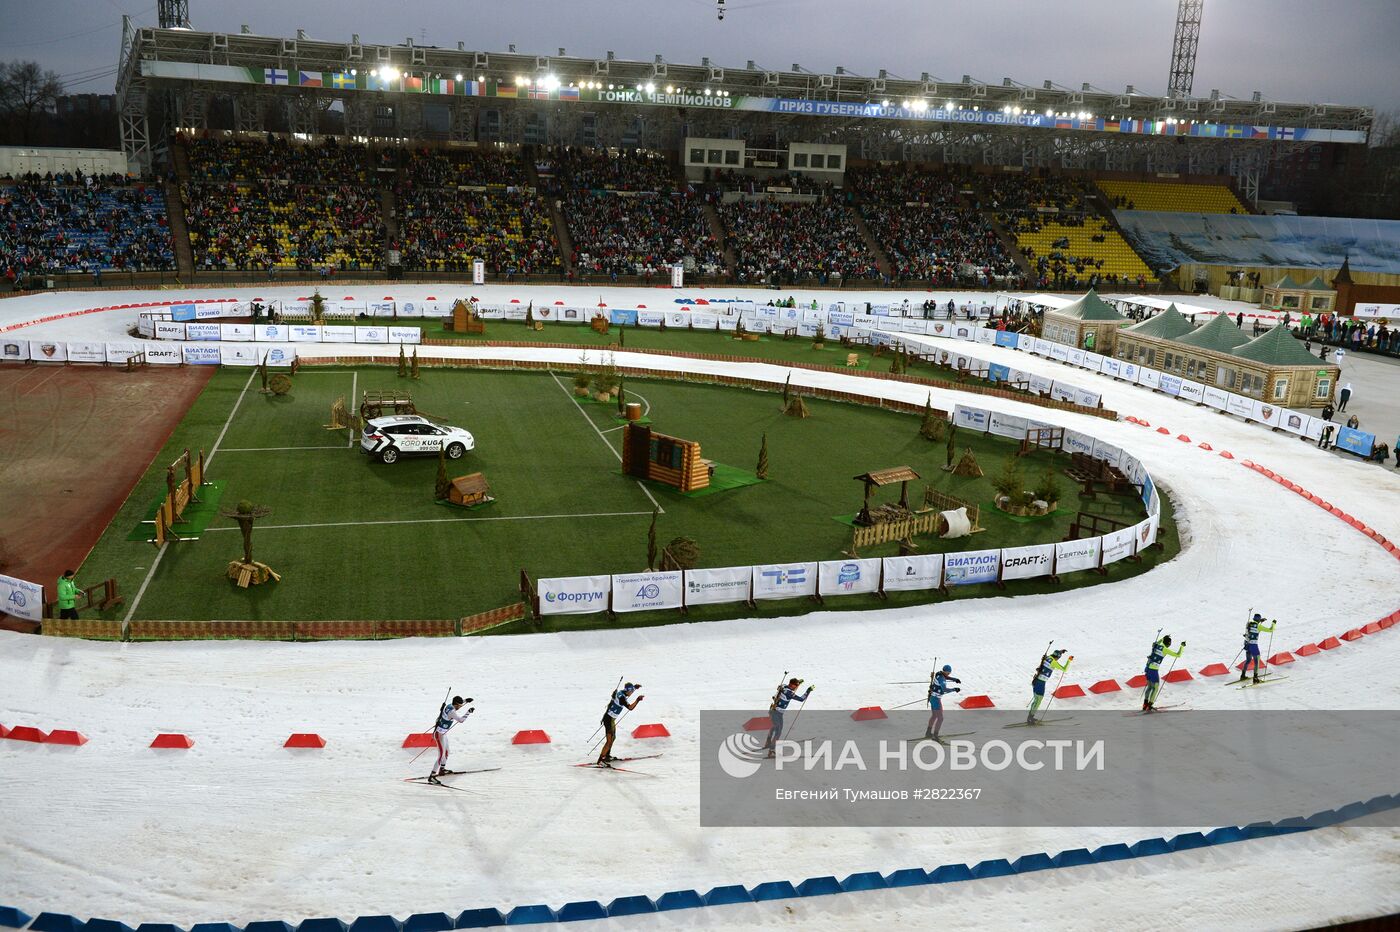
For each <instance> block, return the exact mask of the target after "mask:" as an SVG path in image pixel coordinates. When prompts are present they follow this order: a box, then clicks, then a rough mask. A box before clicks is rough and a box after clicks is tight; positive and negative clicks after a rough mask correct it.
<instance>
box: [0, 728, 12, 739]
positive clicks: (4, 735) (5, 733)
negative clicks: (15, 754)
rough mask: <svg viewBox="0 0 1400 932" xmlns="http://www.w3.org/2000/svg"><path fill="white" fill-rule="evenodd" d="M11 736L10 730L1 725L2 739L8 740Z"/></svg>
mask: <svg viewBox="0 0 1400 932" xmlns="http://www.w3.org/2000/svg"><path fill="white" fill-rule="evenodd" d="M9 736H10V729H8V728H6V727H5V726H4V725H0V738H8V737H9Z"/></svg>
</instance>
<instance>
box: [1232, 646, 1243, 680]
mask: <svg viewBox="0 0 1400 932" xmlns="http://www.w3.org/2000/svg"><path fill="white" fill-rule="evenodd" d="M1243 653H1244V648H1243V647H1241V648H1240V649H1239V651H1237V652H1236V654H1235V660H1231V661H1230V669H1231V670H1233V669H1235V661H1236V660H1239V659H1240V654H1243ZM1231 675H1233V674H1231ZM1240 677H1241V678H1243V677H1244V671H1243V670H1241V671H1240Z"/></svg>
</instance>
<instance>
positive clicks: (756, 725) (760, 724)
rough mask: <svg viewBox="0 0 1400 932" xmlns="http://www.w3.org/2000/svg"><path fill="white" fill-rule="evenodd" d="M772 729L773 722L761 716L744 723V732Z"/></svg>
mask: <svg viewBox="0 0 1400 932" xmlns="http://www.w3.org/2000/svg"><path fill="white" fill-rule="evenodd" d="M772 727H773V722H772V721H771V720H770V719H768V718H765V717H764V716H762V715H755V716H754V717H753V718H751V719H749V720H748V721H747V722H745V723H744V731H768V730H770V729H771V728H772Z"/></svg>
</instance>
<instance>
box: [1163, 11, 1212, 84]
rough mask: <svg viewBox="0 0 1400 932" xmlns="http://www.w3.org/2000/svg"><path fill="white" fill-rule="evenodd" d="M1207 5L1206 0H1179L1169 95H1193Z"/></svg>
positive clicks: (1168, 82) (1169, 79)
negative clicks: (1197, 58)
mask: <svg viewBox="0 0 1400 932" xmlns="http://www.w3.org/2000/svg"><path fill="white" fill-rule="evenodd" d="M1205 5H1206V4H1205V0H1177V5H1176V38H1175V39H1174V40H1173V41H1172V70H1171V75H1170V76H1169V78H1168V79H1167V96H1168V97H1172V98H1177V97H1190V96H1191V83H1192V82H1193V81H1194V80H1195V79H1196V45H1197V44H1198V43H1199V42H1200V41H1201V9H1202V7H1204V6H1205Z"/></svg>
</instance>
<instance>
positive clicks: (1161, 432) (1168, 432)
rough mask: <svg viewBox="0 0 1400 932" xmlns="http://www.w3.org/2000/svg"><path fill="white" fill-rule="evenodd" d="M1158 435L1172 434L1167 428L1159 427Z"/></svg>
mask: <svg viewBox="0 0 1400 932" xmlns="http://www.w3.org/2000/svg"><path fill="white" fill-rule="evenodd" d="M1157 433H1159V434H1170V433H1171V431H1169V430H1167V429H1166V428H1165V427H1159V428H1157Z"/></svg>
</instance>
